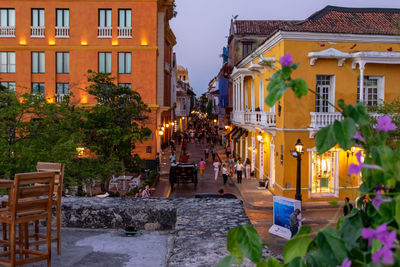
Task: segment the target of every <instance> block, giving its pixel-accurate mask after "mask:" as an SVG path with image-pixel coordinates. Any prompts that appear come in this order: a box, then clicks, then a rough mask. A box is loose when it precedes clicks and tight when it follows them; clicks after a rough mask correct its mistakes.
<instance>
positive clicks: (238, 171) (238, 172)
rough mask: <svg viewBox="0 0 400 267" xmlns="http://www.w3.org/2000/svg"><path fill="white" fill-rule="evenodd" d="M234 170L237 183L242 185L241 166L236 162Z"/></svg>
mask: <svg viewBox="0 0 400 267" xmlns="http://www.w3.org/2000/svg"><path fill="white" fill-rule="evenodd" d="M235 169H236V176H237V183H238V184H241V183H242V173H243V164H242V163H241V162H240V161H239V160H238V161H237V162H236V165H235Z"/></svg>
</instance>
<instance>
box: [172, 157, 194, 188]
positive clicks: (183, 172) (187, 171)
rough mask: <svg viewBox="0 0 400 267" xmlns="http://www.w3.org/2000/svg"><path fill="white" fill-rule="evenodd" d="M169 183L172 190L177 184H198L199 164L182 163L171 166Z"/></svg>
mask: <svg viewBox="0 0 400 267" xmlns="http://www.w3.org/2000/svg"><path fill="white" fill-rule="evenodd" d="M169 183H170V185H171V190H174V185H175V184H188V183H194V187H196V186H197V164H193V163H180V164H178V165H176V166H173V167H171V169H170V172H169Z"/></svg>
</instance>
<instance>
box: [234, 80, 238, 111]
mask: <svg viewBox="0 0 400 267" xmlns="http://www.w3.org/2000/svg"><path fill="white" fill-rule="evenodd" d="M237 88H238V80H237V78H236V79H235V82H234V89H233V91H234V92H235V93H234V97H235V99H234V106H235V111H237V110H238V104H237V103H238V92H237Z"/></svg>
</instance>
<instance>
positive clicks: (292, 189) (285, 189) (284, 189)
mask: <svg viewBox="0 0 400 267" xmlns="http://www.w3.org/2000/svg"><path fill="white" fill-rule="evenodd" d="M275 185H276V186H278V187H279V188H280V189H281V190H282V191H296V188H292V187H290V188H283V187H282V186H281V185H280V184H278V183H275ZM301 190H310V188H301Z"/></svg>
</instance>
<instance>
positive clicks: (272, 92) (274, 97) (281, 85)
mask: <svg viewBox="0 0 400 267" xmlns="http://www.w3.org/2000/svg"><path fill="white" fill-rule="evenodd" d="M287 89H289V87H287V85H286V83H285V82H284V81H283V80H278V79H272V80H271V81H270V83H269V84H268V86H267V90H268V92H269V93H268V96H267V98H266V99H265V103H266V104H267V105H268V106H270V107H272V106H273V105H275V102H276V101H278V100H280V99H281V98H282V95H283V94H284V93H285V91H286V90H287Z"/></svg>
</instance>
